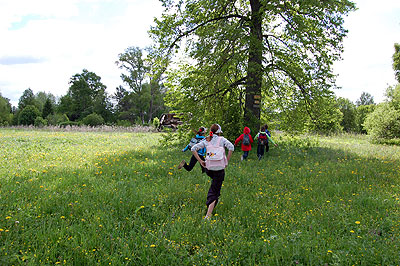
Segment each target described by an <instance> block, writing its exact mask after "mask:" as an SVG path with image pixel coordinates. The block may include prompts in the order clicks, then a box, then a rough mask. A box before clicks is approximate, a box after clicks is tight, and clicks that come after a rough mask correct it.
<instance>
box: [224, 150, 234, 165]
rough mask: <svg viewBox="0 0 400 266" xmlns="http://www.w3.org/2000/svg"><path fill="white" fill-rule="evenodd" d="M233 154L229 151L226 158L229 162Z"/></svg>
mask: <svg viewBox="0 0 400 266" xmlns="http://www.w3.org/2000/svg"><path fill="white" fill-rule="evenodd" d="M232 153H233V151H232V150H228V155H227V156H226V159H227V160H228V162H229V160H230V159H231V156H232Z"/></svg>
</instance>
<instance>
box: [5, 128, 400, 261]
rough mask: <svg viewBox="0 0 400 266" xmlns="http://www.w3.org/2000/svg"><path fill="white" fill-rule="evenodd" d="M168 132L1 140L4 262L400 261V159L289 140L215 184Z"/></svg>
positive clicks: (352, 144)
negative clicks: (166, 137)
mask: <svg viewBox="0 0 400 266" xmlns="http://www.w3.org/2000/svg"><path fill="white" fill-rule="evenodd" d="M159 139H161V137H160V134H156V133H126V132H122V133H118V132H46V131H22V130H15V129H13V130H6V129H2V130H0V151H1V153H0V154H1V155H0V179H1V180H0V196H1V198H0V210H1V211H0V264H4V265H39V264H40V265H54V264H65V265H97V264H99V265H171V264H179V265H231V264H237V265H398V264H399V261H400V256H399V252H398V250H399V243H400V242H399V225H400V211H399V210H400V209H399V204H400V201H399V198H400V189H399V188H400V187H399V184H400V178H399V177H400V157H399V156H400V149H399V147H395V146H384V145H372V144H369V142H368V141H367V139H365V138H363V137H352V136H340V137H330V138H328V137H325V138H323V137H320V138H319V139H318V140H314V139H310V138H290V137H285V136H282V137H280V138H278V137H277V138H276V140H277V142H278V144H279V146H278V147H277V148H275V147H271V149H270V152H269V153H268V154H266V156H265V158H264V159H263V160H261V161H258V160H257V159H256V155H255V149H253V150H252V151H251V152H250V158H249V160H247V161H244V162H240V155H241V152H240V151H239V149H237V150H236V151H235V153H234V155H233V158H232V160H231V162H230V165H229V166H228V168H227V171H226V178H225V181H224V185H223V188H222V192H221V193H222V195H221V198H220V203H219V204H218V206H217V207H216V209H215V211H216V212H215V215H214V216H213V218H212V219H211V220H210V221H204V220H203V219H202V217H203V216H204V214H205V211H206V206H205V200H206V194H207V190H208V187H209V184H210V181H209V178H208V177H207V176H206V175H205V174H201V171H200V167H199V166H196V167H195V168H194V169H193V171H192V172H186V171H185V170H177V169H176V166H177V164H178V163H179V162H180V161H181V160H182V159H186V160H188V159H189V158H190V154H189V153H182V152H181V151H180V150H181V149H182V148H183V147H174V148H161V147H160V146H159V145H158V140H159Z"/></svg>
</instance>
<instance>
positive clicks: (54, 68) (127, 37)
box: [0, 0, 400, 105]
mask: <svg viewBox="0 0 400 266" xmlns="http://www.w3.org/2000/svg"><path fill="white" fill-rule="evenodd" d="M355 2H356V4H357V6H358V7H359V10H358V11H356V12H354V13H352V14H350V16H349V17H347V18H346V20H345V21H346V23H345V26H346V28H347V29H348V30H349V33H348V37H347V38H346V40H345V42H344V45H345V52H344V54H343V61H341V62H338V63H336V64H335V68H334V69H335V73H336V74H338V75H339V77H338V80H337V81H338V82H337V85H338V86H340V87H342V89H341V90H335V93H336V94H337V95H338V96H341V97H345V98H348V99H350V100H351V101H353V102H355V101H356V100H357V99H358V98H359V97H360V95H361V93H362V92H363V91H365V92H369V93H370V94H372V95H373V97H374V99H375V102H381V101H382V100H383V99H384V92H385V89H386V88H387V86H388V85H394V84H395V79H394V71H393V69H392V55H393V53H394V43H395V42H397V43H400V0H381V1H374V0H356V1H355ZM161 11H162V8H161V4H160V2H159V1H158V0H35V1H32V0H13V1H10V0H0V36H1V41H0V93H1V94H2V95H3V96H4V97H7V98H9V99H10V100H11V102H12V104H13V105H17V103H18V99H19V97H20V96H21V95H22V92H23V91H24V90H25V89H28V88H31V89H32V90H33V92H34V93H37V92H39V91H45V92H51V93H53V94H54V95H55V96H62V95H65V93H66V92H67V90H68V87H69V84H68V81H69V79H70V78H71V77H72V76H73V75H74V74H76V73H81V72H82V70H83V69H87V70H89V71H91V72H94V73H96V74H97V75H98V76H100V77H101V78H102V82H103V84H105V85H106V86H107V91H108V93H110V94H111V93H113V92H114V90H115V88H116V87H117V86H119V85H122V82H121V79H120V73H121V72H120V70H119V69H118V67H117V66H116V65H115V61H116V60H117V59H118V54H119V53H122V52H124V50H125V49H126V48H128V47H129V46H138V47H141V48H144V47H145V46H148V45H149V44H150V42H151V41H150V39H149V37H148V34H147V31H148V30H149V27H150V25H151V24H152V23H153V18H154V17H155V16H159V15H160V14H161Z"/></svg>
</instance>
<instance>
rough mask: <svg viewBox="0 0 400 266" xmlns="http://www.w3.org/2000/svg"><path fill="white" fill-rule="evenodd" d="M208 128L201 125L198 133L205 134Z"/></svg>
mask: <svg viewBox="0 0 400 266" xmlns="http://www.w3.org/2000/svg"><path fill="white" fill-rule="evenodd" d="M206 130H207V129H206V128H205V127H200V128H199V130H198V131H197V135H199V136H204V134H205V133H206Z"/></svg>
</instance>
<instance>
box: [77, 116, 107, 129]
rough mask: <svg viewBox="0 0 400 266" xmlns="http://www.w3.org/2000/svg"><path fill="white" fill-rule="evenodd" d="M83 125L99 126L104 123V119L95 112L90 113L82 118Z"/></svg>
mask: <svg viewBox="0 0 400 266" xmlns="http://www.w3.org/2000/svg"><path fill="white" fill-rule="evenodd" d="M82 122H83V124H84V125H87V126H91V127H95V126H100V125H103V124H104V119H103V117H102V116H101V115H98V114H96V113H92V114H90V115H88V116H86V117H85V118H83V120H82Z"/></svg>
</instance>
